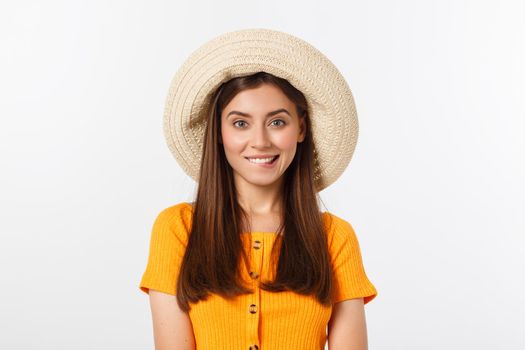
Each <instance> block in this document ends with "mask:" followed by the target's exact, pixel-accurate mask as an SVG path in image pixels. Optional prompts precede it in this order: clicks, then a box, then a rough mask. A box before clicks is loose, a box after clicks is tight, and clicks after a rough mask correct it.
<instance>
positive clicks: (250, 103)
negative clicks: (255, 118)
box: [224, 84, 294, 113]
mask: <svg viewBox="0 0 525 350" xmlns="http://www.w3.org/2000/svg"><path fill="white" fill-rule="evenodd" d="M293 106H294V103H293V102H292V101H290V99H289V98H288V97H287V96H286V95H285V94H284V93H283V92H282V90H281V89H280V88H278V87H276V86H273V85H270V84H263V85H260V86H258V87H256V88H253V89H246V90H242V91H240V92H239V93H237V95H235V96H234V97H233V99H232V100H231V101H230V102H229V103H228V104H227V105H226V106H225V107H224V110H225V111H226V110H231V109H236V110H238V109H244V111H243V112H248V113H249V111H250V110H252V111H262V110H274V109H277V108H287V109H289V108H291V107H293Z"/></svg>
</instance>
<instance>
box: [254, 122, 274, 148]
mask: <svg viewBox="0 0 525 350" xmlns="http://www.w3.org/2000/svg"><path fill="white" fill-rule="evenodd" d="M253 130H254V131H253V135H252V142H251V143H252V147H253V148H267V147H269V146H270V145H271V142H270V137H269V135H268V130H266V128H265V127H264V125H263V126H260V125H258V126H256V127H255V128H253Z"/></svg>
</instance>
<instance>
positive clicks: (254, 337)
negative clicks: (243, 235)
mask: <svg viewBox="0 0 525 350" xmlns="http://www.w3.org/2000/svg"><path fill="white" fill-rule="evenodd" d="M250 241H251V254H250V255H251V257H252V258H251V263H250V271H249V274H250V277H251V278H252V282H253V283H252V288H253V294H250V297H249V298H248V305H247V306H246V307H247V310H246V312H247V313H248V316H247V317H248V320H249V322H247V325H248V327H249V329H248V331H249V333H248V334H249V338H248V339H249V342H250V343H249V344H250V345H249V349H259V345H258V344H259V317H260V316H259V315H260V305H259V302H260V288H259V285H258V284H259V282H258V278H259V276H260V274H259V271H260V269H261V267H262V259H263V236H262V234H261V233H252V234H251V240H250Z"/></svg>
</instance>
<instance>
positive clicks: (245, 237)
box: [139, 202, 377, 350]
mask: <svg viewBox="0 0 525 350" xmlns="http://www.w3.org/2000/svg"><path fill="white" fill-rule="evenodd" d="M191 214H192V206H191V204H190V203H186V202H181V203H179V204H176V205H173V206H171V207H168V208H166V209H164V210H162V211H161V212H160V214H159V215H158V216H157V218H156V220H155V223H154V224H153V229H152V232H151V240H150V248H149V258H148V262H147V266H146V270H145V272H144V274H143V276H142V280H141V281H140V285H139V287H140V289H141V290H142V291H144V292H146V293H148V292H149V289H153V290H157V291H160V292H164V293H167V294H171V295H175V286H176V283H177V278H178V272H179V266H180V263H181V261H182V258H183V256H184V251H185V248H186V243H187V241H188V234H189V232H190V228H191V220H192V216H191ZM322 215H323V222H324V224H325V228H326V232H327V235H328V246H329V251H330V256H331V262H332V268H333V271H334V290H333V301H334V303H337V302H339V301H342V300H346V299H353V298H361V297H362V298H364V303H365V304H366V303H368V302H370V301H371V300H372V299H374V298H375V297H376V295H377V291H376V288H375V287H374V285H373V284H372V283H371V282H370V281H369V279H368V278H367V275H366V273H365V270H364V267H363V263H362V258H361V252H360V248H359V243H358V240H357V237H356V234H355V232H354V230H353V228H352V226H351V225H350V224H349V223H348V222H347V221H345V220H343V219H341V218H339V217H337V216H335V215H334V214H331V213H329V212H323V213H322ZM328 216H331V217H332V220H333V224H332V226H331V229H328V227H329V226H328V219H329V218H328ZM241 237H242V242H243V244H244V248H245V249H251V252H250V254H248V256H249V257H250V259H251V261H250V271H247V270H246V267H245V265H244V264H240V265H241V273H242V276H243V278H244V279H246V280H251V281H253V283H252V285H251V286H250V288H252V289H253V290H254V291H255V292H254V293H253V294H247V295H241V296H238V297H236V298H234V299H233V300H227V299H225V298H223V297H221V296H219V295H216V294H211V295H210V297H209V298H208V299H207V300H201V301H199V302H198V303H196V304H191V310H190V311H189V317H190V319H191V322H192V327H193V332H194V335H195V342H196V348H197V349H198V350H208V349H210V350H221V349H225V350H231V349H247V350H249V349H261V350H262V349H269V350H273V349H287V350H294V349H297V350H309V349H311V350H322V349H324V347H325V344H326V336H327V333H326V329H327V324H328V321H329V320H330V316H331V314H332V306H328V307H327V306H323V305H322V304H320V303H319V302H318V301H317V300H316V299H315V297H313V296H304V295H300V294H297V293H295V292H292V291H284V292H278V293H272V292H268V291H265V290H263V289H260V288H259V287H258V280H259V279H261V278H262V279H272V278H273V277H274V276H273V275H272V274H271V272H272V271H271V268H270V252H271V248H272V245H273V242H274V240H275V238H276V234H275V233H273V232H248V233H243V234H241ZM256 346H257V347H256Z"/></svg>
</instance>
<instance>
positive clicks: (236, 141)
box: [221, 129, 244, 153]
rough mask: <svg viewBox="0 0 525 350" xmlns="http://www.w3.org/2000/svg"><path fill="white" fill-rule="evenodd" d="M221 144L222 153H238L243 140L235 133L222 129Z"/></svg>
mask: <svg viewBox="0 0 525 350" xmlns="http://www.w3.org/2000/svg"><path fill="white" fill-rule="evenodd" d="M221 136H222V144H223V145H224V151H225V152H226V153H228V152H238V151H240V150H242V147H243V146H242V145H243V142H244V141H243V140H242V139H241V137H239V135H238V134H237V133H234V132H231V131H229V130H228V129H222V131H221Z"/></svg>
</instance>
